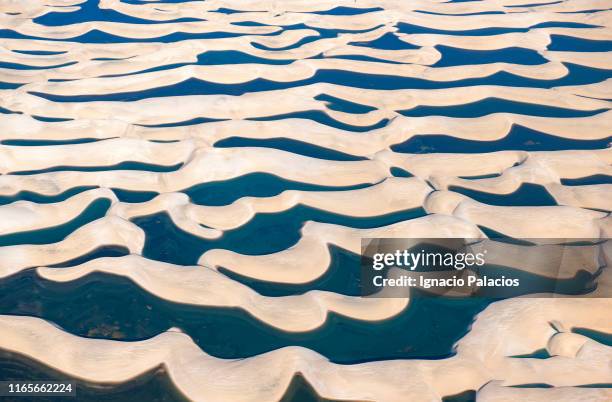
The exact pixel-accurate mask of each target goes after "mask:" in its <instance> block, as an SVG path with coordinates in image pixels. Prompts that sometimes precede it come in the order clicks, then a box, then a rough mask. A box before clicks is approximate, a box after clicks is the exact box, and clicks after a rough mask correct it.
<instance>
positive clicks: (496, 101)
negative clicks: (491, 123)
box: [400, 98, 609, 118]
mask: <svg viewBox="0 0 612 402" xmlns="http://www.w3.org/2000/svg"><path fill="white" fill-rule="evenodd" d="M608 110H609V109H597V110H575V109H565V108H560V107H554V106H546V105H540V104H537V103H523V102H514V101H509V100H506V99H500V98H486V99H482V100H479V101H476V102H472V103H464V104H460V105H451V106H417V107H415V108H413V109H409V110H400V113H401V114H403V115H404V116H409V117H423V116H447V117H461V118H473V117H482V116H486V115H488V114H491V113H515V114H523V115H527V116H542V117H588V116H594V115H596V114H599V113H602V112H606V111H608Z"/></svg>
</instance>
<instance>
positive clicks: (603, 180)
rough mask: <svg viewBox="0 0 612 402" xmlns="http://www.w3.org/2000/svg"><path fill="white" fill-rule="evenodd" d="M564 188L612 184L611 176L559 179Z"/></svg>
mask: <svg viewBox="0 0 612 402" xmlns="http://www.w3.org/2000/svg"><path fill="white" fill-rule="evenodd" d="M561 184H563V185H564V186H588V185H591V184H612V176H608V175H605V174H597V175H593V176H587V177H580V178H577V179H561Z"/></svg>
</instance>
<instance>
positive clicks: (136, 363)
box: [0, 299, 612, 401]
mask: <svg viewBox="0 0 612 402" xmlns="http://www.w3.org/2000/svg"><path fill="white" fill-rule="evenodd" d="M609 304H610V303H609V301H608V300H607V299H595V300H575V299H574V300H572V299H543V300H540V301H539V302H538V303H537V304H534V303H532V302H531V301H530V300H529V299H523V300H508V301H504V302H499V303H497V304H495V305H493V306H491V308H489V309H487V310H486V311H485V312H484V313H483V314H481V315H480V316H479V318H478V320H477V322H476V323H475V324H474V326H473V329H472V331H470V333H469V334H468V335H466V337H465V338H463V339H462V340H461V341H460V343H459V345H458V353H457V355H456V356H455V357H453V358H450V359H446V360H437V361H436V360H396V361H381V362H372V363H363V364H357V365H338V364H333V363H330V362H328V361H327V360H326V359H325V358H323V357H322V356H320V355H318V354H316V353H314V352H312V351H309V350H307V349H302V348H295V347H293V348H284V349H279V350H276V351H274V352H270V353H267V354H264V355H259V356H256V357H253V358H248V359H241V360H221V359H216V358H214V357H211V356H209V355H206V354H205V353H203V352H202V351H201V350H200V349H199V348H198V347H197V346H196V345H195V344H194V343H193V342H192V341H191V339H190V338H189V337H188V336H186V335H184V334H182V333H180V332H178V331H172V330H171V331H169V332H165V333H163V334H161V335H159V336H157V337H155V338H152V339H148V340H144V341H140V342H129V343H127V342H116V341H109V340H98V339H86V338H79V337H76V336H74V335H70V334H68V333H65V332H63V331H61V330H60V329H58V328H56V327H54V326H52V325H50V324H48V323H46V322H45V321H42V320H40V319H35V318H30V317H10V316H2V317H0V320H1V321H0V322H1V323H2V327H3V331H4V334H5V336H3V338H2V340H1V341H0V342H2V343H1V344H0V346H2V347H3V348H9V349H10V350H12V351H13V352H16V353H20V354H23V355H26V356H28V357H30V358H32V359H34V360H37V361H40V362H43V363H44V364H47V365H49V366H52V367H54V368H56V369H58V370H60V371H63V372H65V373H67V374H69V375H71V376H74V377H77V378H80V379H82V380H85V381H90V382H98V383H117V382H123V381H127V380H129V379H131V378H134V377H137V376H138V375H141V374H143V373H145V372H146V371H148V370H151V369H154V368H155V367H158V366H159V365H162V364H163V365H164V366H165V367H166V369H167V371H168V375H169V376H170V378H171V379H172V380H173V382H174V383H175V385H176V386H177V387H178V388H179V390H180V391H182V392H183V393H184V394H185V395H186V396H187V397H189V398H190V399H193V400H219V401H224V400H240V401H261V400H278V399H280V398H281V397H282V395H283V393H284V391H285V389H286V388H287V387H288V385H289V382H290V381H291V379H292V378H293V376H294V375H295V374H296V373H300V374H302V375H303V376H304V377H305V378H306V379H307V380H308V381H309V382H310V383H311V384H312V385H313V387H314V388H315V390H316V391H317V393H319V394H320V395H321V396H323V397H326V398H330V399H347V400H372V401H374V400H375V401H398V400H405V398H410V399H411V400H439V399H440V398H442V397H444V396H450V395H454V394H457V393H459V392H461V391H463V390H465V389H478V388H480V387H481V386H482V385H484V384H486V383H488V382H489V381H490V380H491V379H493V378H503V381H504V382H503V385H504V386H505V387H507V386H512V385H520V384H526V383H531V382H533V381H536V382H538V383H546V384H550V385H553V386H556V387H572V386H576V385H580V384H589V383H605V382H607V381H609V380H610V369H609V367H608V366H609V364H608V363H609V359H610V356H611V353H612V351H611V349H610V347H609V346H605V345H603V344H600V343H598V342H596V341H594V340H592V339H589V338H587V337H585V336H583V335H578V334H575V333H571V332H566V331H565V330H561V331H560V332H557V331H556V330H555V329H554V328H553V327H551V326H550V324H549V322H548V320H549V319H553V320H555V325H556V326H558V327H560V328H565V327H586V328H591V329H597V330H603V331H610V330H611V329H612V328H610V327H609V326H606V321H607V320H606V319H605V317H606V316H607V315H606V314H604V315H597V314H596V312H597V311H604V310H605V309H606V308H609V307H610V305H609ZM500 317H502V318H503V319H500ZM587 317H588V318H587ZM510 325H511V326H512V327H511V328H512V329H511V330H510V331H511V333H512V334H513V336H511V337H505V338H500V337H497V336H494V335H491V331H497V330H498V329H499V327H500V326H502V328H508V327H509V326H510ZM43 333H44V334H45V336H43V337H41V336H40V334H43ZM58 344H60V345H62V347H63V350H64V353H63V354H61V355H60V354H57V353H51V351H52V350H53V348H51V345H58ZM542 347H546V348H547V349H548V350H549V352H550V353H551V355H554V357H550V358H548V359H544V360H542V359H533V358H516V357H513V356H516V355H519V354H521V353H530V352H531V351H532V350H535V349H538V348H542ZM76 356H79V358H75V357H76ZM128 361H129V364H126V362H128ZM264 368H265V370H266V374H267V375H266V376H265V377H263V378H262V376H261V370H262V369H264ZM347 383H351V384H354V385H352V386H351V387H347V386H346V384H347ZM563 390H564V388H561V389H560V390H559V391H557V393H563V392H564V391H563ZM482 392H483V393H485V392H490V389H488V390H487V388H485V389H483V390H482ZM508 392H509V393H512V391H508ZM524 393H525V394H527V395H529V397H535V396H536V395H537V393H535V395H533V393H529V392H527V391H525V392H524ZM574 393H577V390H574ZM548 394H550V392H549V393H544V394H543V396H547V395H548ZM598 394H599V395H603V396H605V395H607V394H608V392H607V391H603V390H600V391H599V393H598ZM202 395H206V396H205V397H202ZM494 396H495V395H494Z"/></svg>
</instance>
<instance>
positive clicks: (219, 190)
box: [182, 173, 374, 206]
mask: <svg viewBox="0 0 612 402" xmlns="http://www.w3.org/2000/svg"><path fill="white" fill-rule="evenodd" d="M371 184H374V183H364V184H358V185H353V186H337V187H332V186H321V185H317V184H309V183H301V182H297V181H291V180H286V179H283V178H281V177H279V176H275V175H272V174H269V173H249V174H246V175H243V176H239V177H236V178H233V179H229V180H223V181H213V182H208V183H201V184H196V185H195V186H193V187H190V188H187V189H184V190H182V192H183V193H185V194H187V195H188V196H189V197H190V198H191V201H192V202H193V203H195V204H199V205H212V206H215V205H228V204H231V203H232V202H234V201H236V200H238V199H240V198H242V197H272V196H275V195H278V194H280V193H282V192H283V191H285V190H301V191H341V190H356V189H359V188H365V187H368V186H370V185H371Z"/></svg>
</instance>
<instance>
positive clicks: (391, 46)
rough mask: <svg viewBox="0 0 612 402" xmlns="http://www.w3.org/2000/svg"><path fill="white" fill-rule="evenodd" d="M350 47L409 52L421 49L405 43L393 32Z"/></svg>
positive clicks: (353, 43)
mask: <svg viewBox="0 0 612 402" xmlns="http://www.w3.org/2000/svg"><path fill="white" fill-rule="evenodd" d="M349 45H354V46H362V47H369V48H374V49H381V50H409V49H418V48H419V46H415V45H413V44H410V43H408V42H404V41H403V40H401V39H399V38H398V37H397V36H395V35H394V34H393V33H391V32H387V33H386V34H384V35H383V36H381V37H380V38H378V39H375V40H372V41H369V42H349Z"/></svg>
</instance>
